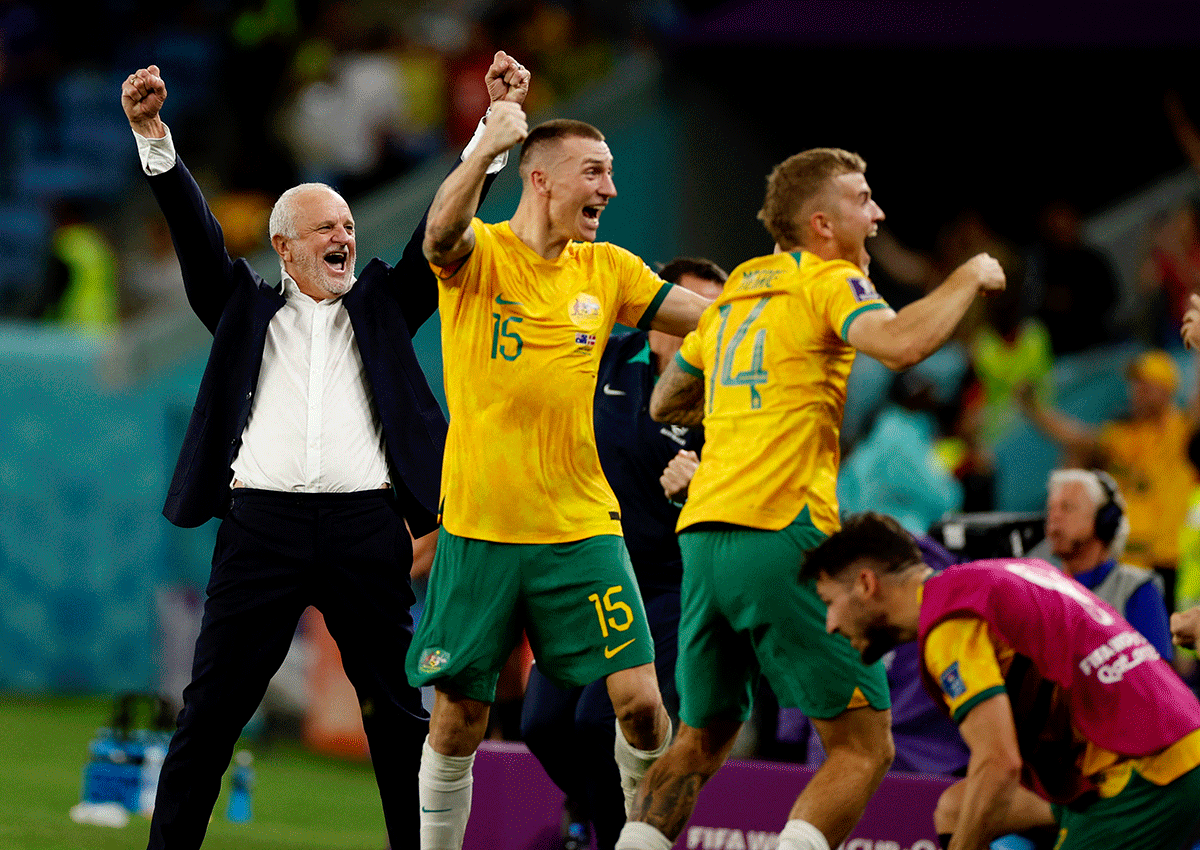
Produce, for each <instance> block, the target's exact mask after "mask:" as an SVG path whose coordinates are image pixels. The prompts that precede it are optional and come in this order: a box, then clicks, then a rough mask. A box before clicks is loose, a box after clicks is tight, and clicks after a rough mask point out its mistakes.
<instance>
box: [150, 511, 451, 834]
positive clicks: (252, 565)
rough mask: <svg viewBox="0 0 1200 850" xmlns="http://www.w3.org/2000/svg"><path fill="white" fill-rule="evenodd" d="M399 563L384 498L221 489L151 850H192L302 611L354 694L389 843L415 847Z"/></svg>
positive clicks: (416, 723)
mask: <svg viewBox="0 0 1200 850" xmlns="http://www.w3.org/2000/svg"><path fill="white" fill-rule="evenodd" d="M411 563H412V541H411V539H410V538H409V535H408V530H407V528H406V527H405V524H404V520H403V519H402V518H401V516H400V515H399V514H398V513H397V511H396V509H395V504H394V500H393V496H392V491H391V490H373V491H366V492H358V493H329V494H299V493H280V492H271V491H265V490H251V489H241V488H238V489H234V490H233V491H232V495H231V504H230V509H229V512H228V513H227V515H226V516H225V518H224V520H223V521H222V523H221V526H220V528H219V529H218V532H217V543H216V549H215V551H214V553H213V566H212V575H211V577H210V578H209V583H208V598H207V600H206V601H205V604H204V619H203V622H202V625H201V628H200V635H199V637H198V638H197V640H196V654H195V659H194V661H193V665H192V681H191V684H189V685H188V687H187V688H186V689H185V690H184V694H183V702H184V705H183V710H182V711H181V712H180V714H179V724H178V729H177V731H176V732H175V735H174V737H173V738H172V739H171V745H170V748H169V749H168V751H167V756H166V760H165V761H164V763H163V766H162V774H161V776H160V778H159V784H158V797H157V801H156V804H155V809H154V816H153V819H152V821H151V825H150V842H149V848H150V850H160V849H161V850H193V848H199V847H200V844H201V842H202V841H203V839H204V833H205V830H206V829H207V827H208V820H209V816H210V815H211V813H212V809H213V806H214V804H215V803H216V799H217V795H218V793H219V792H220V788H221V777H222V775H223V774H224V772H225V770H226V768H227V767H228V766H229V762H230V759H231V757H232V755H233V750H234V748H235V746H236V745H237V740H238V737H239V736H240V734H241V732H242V729H243V727H244V726H245V725H246V723H247V722H248V721H249V720H250V717H251V716H252V715H253V713H254V711H255V710H256V709H257V707H258V705H259V703H260V702H261V701H262V698H263V694H264V693H265V692H266V689H267V684H268V682H269V681H270V679H271V677H272V676H273V675H274V674H275V672H276V671H277V670H278V669H279V667H280V665H282V664H283V660H284V657H285V656H286V655H287V652H288V648H289V646H290V645H291V642H292V637H293V635H294V633H295V630H296V626H297V624H298V623H299V620H300V615H301V614H302V613H303V612H304V609H305V608H306V607H307V606H309V605H312V606H314V607H315V608H317V609H318V610H319V611H321V613H322V614H323V615H324V617H325V623H326V625H327V626H328V628H329V633H330V635H332V637H333V638H334V640H335V641H336V642H337V645H338V649H339V650H340V652H341V656H342V664H343V666H344V667H345V670H346V675H347V676H348V677H349V679H350V682H351V683H352V684H353V685H354V688H355V690H356V691H357V694H358V700H359V703H360V705H361V706H362V712H363V724H364V727H365V729H366V734H367V740H368V743H369V745H370V750H371V759H372V762H373V765H374V769H375V777H376V780H377V782H378V784H379V794H380V797H381V799H382V801H383V812H384V818H385V821H386V823H387V830H388V836H389V840H390V843H391V846H393V847H415V846H417V842H418V835H419V815H418V807H417V800H418V799H419V798H418V794H417V771H418V768H419V765H420V759H421V745H422V742H423V741H424V739H425V735H426V733H427V731H428V727H429V720H428V718H429V715H428V714H427V713H426V711H425V710H424V708H423V707H422V705H421V695H420V691H419V690H417V689H416V688H413V687H411V686H410V685H409V684H408V680H407V678H406V676H405V672H404V656H405V653H406V652H407V651H408V646H409V643H410V642H411V640H412V633H413V621H412V614H411V613H410V610H409V609H410V607H411V606H412V604H413V602H414V597H413V593H412V588H411V586H410V585H409V577H408V573H409V566H410V564H411Z"/></svg>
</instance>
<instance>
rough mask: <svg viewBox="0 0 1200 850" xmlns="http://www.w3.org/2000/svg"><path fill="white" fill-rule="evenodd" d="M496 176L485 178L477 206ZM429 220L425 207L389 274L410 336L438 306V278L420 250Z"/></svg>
mask: <svg viewBox="0 0 1200 850" xmlns="http://www.w3.org/2000/svg"><path fill="white" fill-rule="evenodd" d="M454 167H455V168H457V167H458V162H457V161H455V163H454ZM452 170H453V169H452ZM497 174H499V172H496V174H488V175H487V176H486V177H485V178H484V180H483V193H482V194H481V195H480V196H479V204H480V206H482V205H483V201H484V199H485V198H486V197H487V194H488V190H489V189H491V188H492V184H493V183H495V182H496V176H497ZM429 206H430V207H431V206H433V200H432V199H430V201H429ZM428 219H429V207H426V208H425V212H424V213H423V214H422V215H421V220H420V222H418V223H417V229H416V230H414V231H413V235H412V236H411V237H409V240H408V244H407V245H405V246H404V253H403V254H402V255H401V256H400V262H399V263H397V264H396V268H395V269H394V270H393V272H392V273H393V275H395V276H396V280H397V282H398V283H397V289H398V291H399V292H400V293H402V295H401V296H400V310H401V312H402V313H403V314H404V321H405V323H406V324H407V325H408V332H409V334H415V333H416V332H417V328H419V327H421V325H423V324H425V322H426V321H427V320H428V319H429V317H430V316H432V315H433V312H434V311H435V310H436V309H437V306H438V284H437V275H436V274H434V272H433V270H432V269H431V268H430V267H429V261H428V260H426V259H425V251H424V248H423V244H424V242H425V225H426V222H427V221H428Z"/></svg>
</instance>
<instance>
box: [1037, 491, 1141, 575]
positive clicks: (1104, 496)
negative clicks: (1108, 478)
mask: <svg viewBox="0 0 1200 850" xmlns="http://www.w3.org/2000/svg"><path fill="white" fill-rule="evenodd" d="M1072 483H1077V484H1082V485H1083V489H1084V492H1086V493H1087V494H1088V498H1090V499H1091V500H1092V517H1093V518H1095V516H1096V514H1098V513H1099V512H1100V509H1101V508H1102V507H1104V506H1105V505H1106V504H1108V493H1107V492H1106V491H1105V488H1104V485H1103V484H1102V483H1100V478H1099V477H1098V476H1097V475H1096V473H1094V472H1092V471H1091V470H1089V469H1055V470H1053V471H1052V472H1051V473H1050V481H1049V483H1047V485H1046V491H1047V493H1049V494H1050V495H1053V494H1054V493H1056V492H1057V491H1059V490H1061V489H1062V488H1063V486H1064V485H1067V484H1072ZM1112 500H1113V501H1114V502H1115V503H1116V504H1117V506H1118V507H1120V508H1121V520H1120V522H1118V523H1117V530H1116V533H1115V534H1114V535H1113V539H1112V541H1111V542H1109V544H1108V556H1109V557H1110V558H1120V557H1121V555H1122V554H1124V552H1125V543H1126V542H1127V541H1128V540H1129V517H1128V516H1126V515H1125V497H1124V496H1122V495H1121V491H1120V490H1118V489H1116V488H1115V487H1114V488H1113V492H1112Z"/></svg>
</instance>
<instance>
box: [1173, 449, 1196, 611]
mask: <svg viewBox="0 0 1200 850" xmlns="http://www.w3.org/2000/svg"><path fill="white" fill-rule="evenodd" d="M1187 456H1188V462H1189V463H1191V465H1192V469H1193V470H1194V471H1195V472H1196V473H1197V475H1200V430H1198V431H1196V432H1195V433H1194V434H1192V438H1191V439H1190V440H1188V444H1187ZM1178 577H1179V578H1178V581H1177V582H1176V584H1175V608H1176V610H1178V611H1183V610H1185V609H1187V608H1194V607H1195V606H1197V605H1200V486H1198V487H1196V488H1195V489H1193V490H1192V494H1191V496H1190V497H1189V498H1188V511H1187V516H1186V517H1185V518H1184V520H1183V524H1182V525H1181V526H1180V527H1179V571H1178Z"/></svg>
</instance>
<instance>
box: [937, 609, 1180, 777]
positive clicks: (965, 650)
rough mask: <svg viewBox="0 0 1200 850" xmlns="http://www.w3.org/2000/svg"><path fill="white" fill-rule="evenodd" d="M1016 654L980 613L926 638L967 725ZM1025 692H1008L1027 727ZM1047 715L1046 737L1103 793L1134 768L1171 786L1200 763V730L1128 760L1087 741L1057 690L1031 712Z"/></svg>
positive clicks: (1000, 686)
mask: <svg viewBox="0 0 1200 850" xmlns="http://www.w3.org/2000/svg"><path fill="white" fill-rule="evenodd" d="M1015 656H1016V653H1015V652H1014V651H1013V649H1012V647H1010V646H1008V644H1007V643H1005V642H1004V640H1003V639H1002V638H1001V637H1000V636H999V635H997V634H995V633H994V632H993V631H992V630H991V629H990V628H989V627H988V625H987V623H985V622H984V621H983V620H981V619H979V618H978V617H955V618H952V619H949V620H943V621H942V622H941V623H938V624H937V625H936V626H934V627H933V629H932V630H931V631H930V632H929V636H928V637H927V638H926V639H925V657H924V659H922V661H923V663H924V664H925V666H926V668H927V669H928V671H929V673H930V674H931V675H932V676H933V678H934V681H937V682H943V683H945V682H952V683H954V686H953V687H952V688H951V692H950V693H945V692H944V693H943V694H942V698H943V700H944V701H945V704H946V706H947V708H948V709H949V711H950V716H951V717H952V718H953V719H954V721H955V722H956V723H962V721H963V719H964V718H965V717H966V716H967V714H969V713H970V711H971V709H972V708H974V707H975V706H976V705H978V704H979V703H980V702H982V701H984V700H986V699H989V698H990V697H993V696H995V695H997V694H1000V693H1008V691H1007V688H1006V687H1005V676H1006V675H1007V674H1008V671H1009V669H1010V667H1011V666H1012V664H1013V659H1014V658H1015ZM1021 699H1022V696H1021V695H1018V696H1016V697H1014V696H1013V695H1012V694H1009V700H1010V702H1012V704H1013V711H1014V715H1016V716H1015V721H1014V722H1015V723H1016V726H1017V728H1018V729H1022V728H1024V725H1027V724H1028V723H1030V722H1039V721H1034V720H1031V718H1030V717H1029V716H1024V715H1025V712H1024V711H1023V710H1022V706H1020V705H1018V703H1019V702H1020V701H1021ZM1031 713H1032V714H1036V715H1038V716H1041V717H1043V720H1042V721H1041V722H1043V724H1044V725H1043V727H1042V729H1041V730H1038V731H1039V732H1040V736H1039V737H1040V739H1041V740H1056V741H1059V742H1060V743H1063V744H1069V745H1070V749H1071V750H1072V751H1073V752H1074V753H1075V754H1076V757H1075V765H1074V767H1075V770H1076V771H1077V772H1078V773H1079V774H1081V775H1083V776H1087V777H1089V778H1091V780H1092V782H1094V783H1095V784H1096V787H1097V791H1098V792H1099V794H1100V796H1101V797H1113V796H1115V795H1117V794H1119V793H1120V792H1121V791H1122V789H1124V788H1125V785H1126V784H1127V783H1128V782H1129V777H1130V775H1131V771H1133V770H1136V771H1137V772H1138V773H1139V774H1141V776H1142V777H1143V778H1145V779H1146V780H1148V781H1149V782H1153V783H1154V784H1155V785H1166V784H1167V783H1169V782H1172V781H1173V780H1175V779H1178V778H1179V777H1180V776H1182V775H1183V774H1185V773H1187V772H1188V771H1189V770H1191V769H1192V768H1194V767H1196V766H1197V765H1200V729H1197V730H1196V731H1194V732H1192V733H1191V734H1189V735H1187V736H1185V737H1184V738H1181V739H1180V740H1179V741H1176V742H1175V743H1174V744H1172V745H1171V746H1169V747H1167V748H1166V749H1165V750H1162V751H1160V752H1157V753H1155V754H1154V755H1150V756H1143V757H1141V758H1129V757H1125V756H1121V755H1118V754H1117V753H1114V752H1112V751H1110V750H1106V749H1104V748H1102V747H1098V746H1096V745H1095V744H1093V743H1091V742H1090V741H1087V740H1085V739H1084V737H1083V736H1082V735H1081V734H1080V733H1079V731H1078V730H1076V729H1075V728H1074V726H1072V725H1070V717H1069V715H1067V714H1066V707H1065V702H1064V701H1063V700H1062V698H1061V696H1060V694H1059V693H1058V692H1057V689H1056V690H1055V691H1054V692H1053V695H1052V697H1051V700H1050V703H1049V705H1044V706H1042V707H1041V709H1040V710H1038V711H1034V712H1031Z"/></svg>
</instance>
